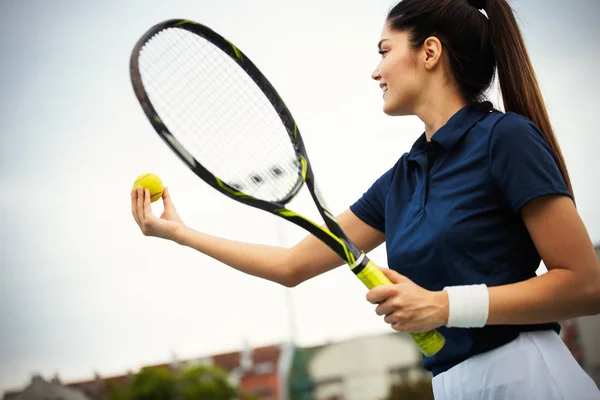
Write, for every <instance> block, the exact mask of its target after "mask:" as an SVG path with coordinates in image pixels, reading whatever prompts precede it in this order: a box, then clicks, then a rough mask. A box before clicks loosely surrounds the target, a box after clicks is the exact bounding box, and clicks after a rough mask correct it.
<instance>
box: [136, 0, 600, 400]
mask: <svg viewBox="0 0 600 400" xmlns="http://www.w3.org/2000/svg"><path fill="white" fill-rule="evenodd" d="M480 10H484V11H485V15H484V14H483V13H482V12H481V11H480ZM379 50H380V53H381V55H382V59H381V62H380V64H379V65H378V67H377V69H376V70H375V71H374V72H373V79H375V80H376V81H378V82H379V85H380V87H381V88H382V90H383V100H384V105H383V110H384V112H385V113H386V114H388V115H416V116H418V117H419V118H420V119H421V120H422V121H423V123H424V125H425V133H424V134H423V135H422V136H421V137H420V138H419V139H418V140H417V141H416V142H415V144H414V145H413V147H412V149H411V150H410V151H409V152H408V153H406V154H404V155H403V156H402V157H401V158H400V159H399V160H398V162H397V163H396V165H394V166H393V167H392V168H391V169H390V170H389V171H387V172H386V173H385V174H384V175H383V176H382V177H380V178H379V179H378V180H377V181H376V182H375V183H374V184H373V186H372V187H371V188H370V189H369V190H368V191H367V192H366V193H365V194H364V195H363V196H362V197H361V198H360V199H359V200H358V201H357V202H356V203H354V204H353V205H352V206H351V207H350V209H349V210H347V211H345V212H344V213H342V214H341V215H340V216H339V218H338V220H339V222H340V224H341V225H342V228H343V229H344V231H345V232H346V233H347V234H348V236H349V237H350V239H351V240H352V241H354V242H355V243H356V245H357V247H358V248H361V249H363V250H365V251H370V250H372V249H373V248H375V247H376V246H378V245H380V244H381V243H383V242H384V241H385V242H386V246H387V251H388V264H389V265H390V269H383V271H384V273H385V274H386V275H387V276H388V277H389V278H390V280H391V281H392V282H393V283H394V284H393V285H388V286H383V287H377V288H374V289H372V290H370V291H369V293H368V294H367V300H368V301H369V302H371V303H373V304H377V307H376V309H375V311H376V313H377V314H378V315H381V316H383V319H384V321H385V322H386V323H388V324H390V325H391V326H392V328H393V329H395V330H398V331H404V332H424V331H427V330H430V329H433V328H438V329H439V330H440V332H441V333H442V334H443V335H444V336H445V337H446V341H447V342H446V345H445V347H444V348H443V349H442V350H441V351H440V352H439V353H438V354H436V355H435V356H433V357H426V358H425V367H426V368H428V369H429V370H431V371H432V372H433V375H434V379H433V389H434V394H435V397H436V399H453V400H454V399H482V398H486V399H487V398H489V399H501V398H502V399H504V398H507V399H588V398H589V399H592V398H600V392H599V391H598V388H597V387H596V386H595V384H594V383H593V382H592V380H591V379H590V378H589V377H588V376H587V375H586V374H585V372H584V371H583V370H582V369H581V368H580V367H579V365H578V364H577V363H576V362H575V360H574V359H573V357H572V356H571V354H570V353H569V352H568V350H567V348H566V347H565V346H564V344H563V343H562V341H561V340H560V337H559V336H558V332H559V325H558V324H557V323H556V322H555V321H557V320H563V319H569V318H573V317H577V316H581V315H592V314H597V313H600V268H599V263H598V260H597V258H596V254H595V252H594V249H593V246H592V244H591V241H590V238H589V236H588V234H587V232H586V229H585V227H584V225H583V223H582V221H581V219H580V217H579V216H578V213H577V211H576V208H575V205H574V200H573V191H572V188H571V183H570V180H569V175H568V173H567V169H566V166H565V162H564V160H563V157H562V154H561V152H560V149H559V146H558V143H557V141H556V139H555V137H554V134H553V130H552V127H551V125H550V122H549V118H548V115H547V112H546V109H545V106H544V102H543V99H542V97H541V94H540V90H539V88H538V85H537V82H536V78H535V75H534V72H533V68H532V66H531V62H530V60H529V57H528V55H527V51H526V49H525V46H524V43H523V39H522V37H521V34H520V31H519V28H518V26H517V24H516V21H515V18H514V16H513V13H512V10H511V8H510V6H509V5H508V4H507V3H506V1H505V0H487V1H485V0H478V1H476V0H404V1H402V2H401V3H399V4H398V5H396V6H395V7H394V8H393V9H392V10H391V11H390V13H389V15H388V18H387V21H386V24H385V26H384V29H383V32H382V36H381V41H380V42H379ZM496 69H497V71H498V77H499V81H500V87H501V91H502V95H503V100H504V106H505V109H506V113H502V112H499V111H496V110H493V109H492V107H491V104H490V103H487V102H483V101H482V100H483V98H484V92H485V91H486V90H487V89H488V88H489V86H490V84H491V82H492V78H493V76H494V71H495V70H496ZM131 199H132V211H133V216H134V218H135V219H136V222H137V223H138V224H139V225H140V227H141V229H142V231H143V233H144V234H146V235H151V236H158V237H162V238H166V239H170V240H173V241H175V242H177V243H180V244H183V245H186V246H190V247H192V248H195V249H196V250H198V251H200V252H202V253H204V254H207V255H209V256H211V257H213V258H215V259H217V260H220V261H222V262H224V263H226V264H228V265H230V266H232V267H233V268H236V269H238V270H240V271H243V272H245V273H248V274H252V275H255V276H258V277H262V278H265V279H269V280H272V281H274V282H278V283H280V284H283V285H286V286H295V285H298V284H299V283H301V282H303V281H305V280H307V279H310V278H312V277H314V276H317V275H319V274H322V273H324V272H326V271H329V270H331V269H333V268H335V267H337V266H338V265H339V264H340V263H341V261H340V260H339V258H338V257H337V256H336V255H335V254H334V253H333V252H332V251H331V250H329V248H328V247H326V246H325V245H324V244H322V243H321V242H320V241H319V240H318V239H316V238H315V237H313V236H308V237H306V238H305V239H304V240H302V241H301V242H300V243H298V244H297V245H295V246H294V247H292V248H289V249H286V248H278V247H271V246H262V245H255V244H248V243H240V242H233V241H230V240H226V239H222V238H217V237H213V236H210V235H207V234H204V233H200V232H197V231H194V230H192V229H191V228H189V227H187V226H185V225H184V224H183V222H182V221H181V219H180V218H179V216H178V215H177V212H176V211H175V208H174V206H173V203H172V201H171V198H170V196H169V193H168V190H165V192H164V194H163V200H164V204H165V212H164V214H163V215H162V216H161V218H160V219H159V218H156V217H154V216H153V215H152V213H151V210H150V201H149V193H147V192H144V191H143V190H141V189H138V190H137V191H132V193H131ZM541 259H543V260H544V263H545V265H546V266H547V268H548V272H547V273H546V274H544V275H541V276H536V274H535V271H536V269H537V268H538V266H539V263H540V260H541Z"/></svg>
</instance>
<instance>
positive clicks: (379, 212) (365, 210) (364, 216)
mask: <svg viewBox="0 0 600 400" xmlns="http://www.w3.org/2000/svg"><path fill="white" fill-rule="evenodd" d="M397 165H398V164H396V165H395V166H394V167H393V168H391V169H390V170H388V171H387V172H386V173H385V174H383V175H382V176H381V177H379V179H377V180H376V181H375V183H373V185H372V186H371V187H370V188H369V190H367V191H366V192H365V193H364V194H363V195H362V197H361V198H360V199H358V200H357V201H356V202H355V203H354V204H353V205H351V206H350V210H351V211H352V212H353V213H354V214H355V215H356V216H357V217H358V218H360V219H361V220H362V221H364V222H366V223H367V224H369V225H370V226H372V227H373V228H375V229H377V230H378V231H380V232H385V199H386V197H387V193H388V191H389V188H390V184H391V182H392V178H393V175H394V171H395V169H396V166H397Z"/></svg>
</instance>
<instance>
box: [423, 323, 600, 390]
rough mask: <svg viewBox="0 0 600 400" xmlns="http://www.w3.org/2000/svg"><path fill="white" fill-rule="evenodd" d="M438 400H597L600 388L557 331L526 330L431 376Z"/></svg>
mask: <svg viewBox="0 0 600 400" xmlns="http://www.w3.org/2000/svg"><path fill="white" fill-rule="evenodd" d="M433 394H434V397H435V399H436V400H471V399H472V400H484V399H485V400H500V399H502V400H504V399H506V400H520V399H524V400H525V399H526V400H538V399H539V400H555V399H556V400H588V399H589V400H592V399H593V400H598V399H600V390H599V389H598V387H597V386H596V384H595V383H594V381H593V380H592V378H590V377H589V375H587V374H586V373H585V371H584V370H583V369H582V368H581V367H580V366H579V364H578V363H577V361H575V359H574V358H573V356H572V355H571V353H570V352H569V349H568V348H567V346H565V344H564V343H563V341H562V339H561V338H560V336H559V335H558V334H557V333H556V332H555V331H539V332H526V333H522V334H520V335H519V337H517V338H516V339H515V340H513V341H512V342H510V343H508V344H506V345H504V346H502V347H499V348H497V349H494V350H491V351H488V352H486V353H483V354H478V355H476V356H473V357H471V358H469V359H467V360H465V361H463V362H462V363H460V364H458V365H456V366H454V367H452V368H451V369H449V370H448V371H446V372H443V373H441V374H439V375H436V376H435V377H434V378H433Z"/></svg>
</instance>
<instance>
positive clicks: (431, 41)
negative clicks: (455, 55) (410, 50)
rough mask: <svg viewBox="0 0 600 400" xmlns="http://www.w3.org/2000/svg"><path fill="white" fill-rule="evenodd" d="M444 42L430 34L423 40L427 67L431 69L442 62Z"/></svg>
mask: <svg viewBox="0 0 600 400" xmlns="http://www.w3.org/2000/svg"><path fill="white" fill-rule="evenodd" d="M442 49H443V47H442V42H440V40H439V39H438V38H436V37H435V36H430V37H428V38H427V39H425V42H423V50H424V52H425V58H424V60H423V62H424V66H425V69H427V70H429V71H431V70H433V69H434V68H435V67H436V66H437V65H438V64H439V62H440V60H441V58H442Z"/></svg>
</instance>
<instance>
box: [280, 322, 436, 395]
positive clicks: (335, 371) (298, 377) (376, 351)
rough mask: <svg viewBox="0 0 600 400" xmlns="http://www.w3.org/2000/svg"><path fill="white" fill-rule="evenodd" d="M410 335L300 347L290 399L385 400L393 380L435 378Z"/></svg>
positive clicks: (397, 334)
mask: <svg viewBox="0 0 600 400" xmlns="http://www.w3.org/2000/svg"><path fill="white" fill-rule="evenodd" d="M422 360H423V358H422V355H421V352H420V350H419V348H418V347H417V345H416V344H415V343H414V341H413V340H412V338H411V336H410V335H408V334H403V333H390V334H384V335H377V336H368V337H360V338H355V339H351V340H346V341H343V342H340V343H330V344H326V345H322V346H315V347H308V348H297V349H296V350H295V352H294V359H293V361H292V365H291V371H290V382H289V400H370V399H382V398H385V396H386V395H387V394H388V391H389V389H390V387H391V386H392V384H394V383H397V382H401V381H405V380H420V379H426V380H430V379H431V374H430V373H429V372H427V371H425V370H424V369H423V367H422Z"/></svg>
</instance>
